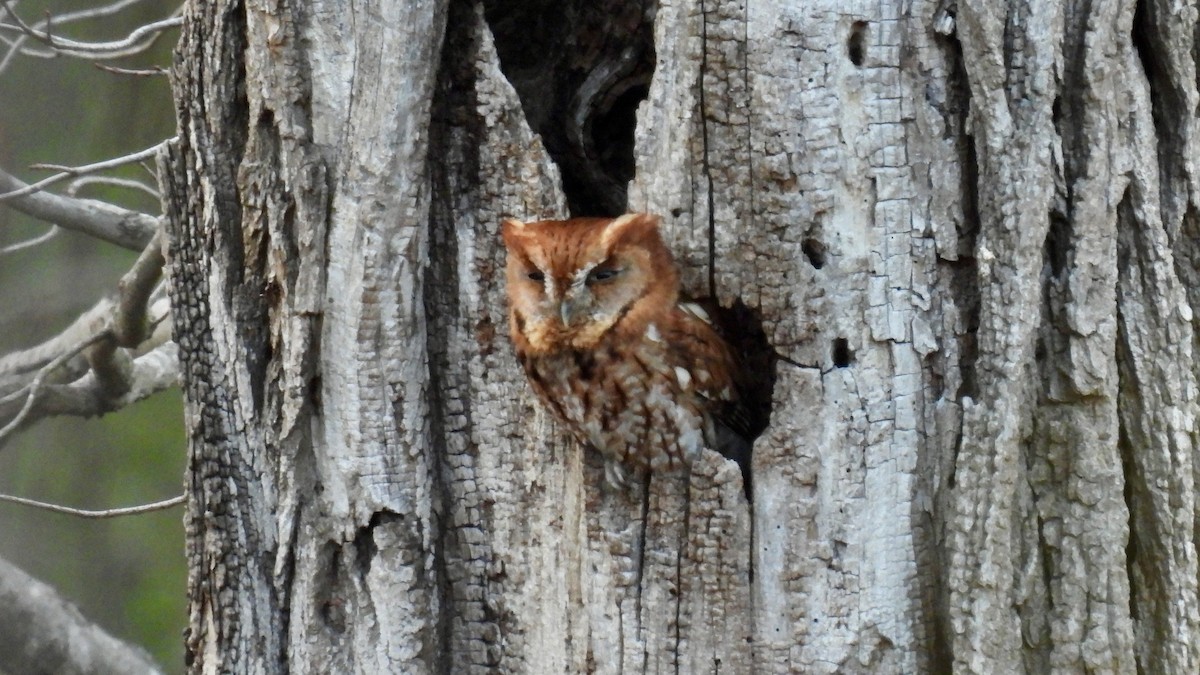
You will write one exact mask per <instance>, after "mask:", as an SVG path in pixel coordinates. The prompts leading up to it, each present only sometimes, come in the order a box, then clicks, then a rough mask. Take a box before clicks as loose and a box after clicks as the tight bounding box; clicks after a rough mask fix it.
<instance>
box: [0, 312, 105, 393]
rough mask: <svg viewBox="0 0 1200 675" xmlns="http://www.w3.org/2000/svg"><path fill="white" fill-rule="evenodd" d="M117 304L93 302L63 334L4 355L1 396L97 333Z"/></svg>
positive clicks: (1, 357) (0, 360)
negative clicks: (17, 382) (26, 377)
mask: <svg viewBox="0 0 1200 675" xmlns="http://www.w3.org/2000/svg"><path fill="white" fill-rule="evenodd" d="M115 307H116V303H115V302H114V301H113V300H112V299H111V298H102V299H101V300H100V301H99V302H97V303H96V304H95V305H92V308H91V309H89V310H87V311H86V312H84V313H83V314H80V315H79V317H78V318H76V319H75V320H74V321H72V322H71V325H70V326H67V327H66V328H65V329H64V330H63V331H62V332H61V333H59V334H58V335H55V336H54V337H52V338H50V339H49V340H47V341H45V342H43V343H42V344H40V345H37V346H35V347H30V348H29V349H23V350H21V351H18V352H11V353H9V354H3V355H0V397H4V396H6V395H8V394H10V393H12V392H13V391H15V390H16V389H18V388H21V387H24V386H25V383H24V381H23V378H24V377H25V376H28V375H29V374H30V373H36V372H37V371H38V370H40V369H41V368H42V367H44V366H45V365H46V364H47V363H50V362H51V361H53V360H54V359H55V358H57V357H58V356H59V355H60V354H62V353H63V352H64V351H66V350H69V349H71V348H72V347H73V346H75V345H77V344H79V343H80V342H82V341H83V340H85V339H87V338H88V337H90V336H91V335H93V334H95V333H96V331H97V327H98V326H101V325H103V322H104V319H105V317H107V316H109V315H111V314H112V313H113V311H114V308H115ZM82 374H83V373H82V372H79V373H76V374H75V375H74V376H73V377H71V378H70V379H75V378H76V377H79V376H80V375H82ZM18 378H22V379H21V380H20V381H19V384H14V382H16V381H18Z"/></svg>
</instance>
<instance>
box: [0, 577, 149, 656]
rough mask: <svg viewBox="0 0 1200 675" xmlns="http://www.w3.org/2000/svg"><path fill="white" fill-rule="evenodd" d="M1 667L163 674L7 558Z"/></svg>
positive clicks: (1, 587) (0, 585) (0, 591)
mask: <svg viewBox="0 0 1200 675" xmlns="http://www.w3.org/2000/svg"><path fill="white" fill-rule="evenodd" d="M0 663H3V664H4V672H5V673H8V675H34V674H37V675H41V674H42V673H60V674H63V675H74V674H76V673H78V674H80V675H82V674H84V673H137V674H139V675H141V674H142V673H161V672H163V671H162V668H160V667H159V666H158V664H156V663H154V661H153V660H151V658H150V656H149V655H148V654H146V653H145V652H144V651H142V650H141V649H139V648H137V647H134V646H132V645H130V644H128V643H125V642H122V641H121V640H118V639H117V638H115V637H113V636H112V635H109V634H108V633H106V632H105V631H104V630H103V629H101V628H100V627H99V626H97V625H96V624H94V623H91V622H90V621H88V620H87V619H85V618H84V616H83V615H82V614H80V612H79V610H78V609H77V608H76V607H75V606H74V605H72V604H71V603H70V602H68V601H67V600H65V599H64V598H63V597H62V596H60V595H59V594H58V593H57V592H56V591H55V590H54V589H53V588H52V587H50V586H48V585H47V584H44V583H42V582H41V581H38V580H37V579H34V578H33V577H31V576H29V575H28V574H26V573H25V572H23V571H21V570H20V569H19V568H17V567H16V566H15V565H13V564H12V563H10V562H8V561H7V560H4V559H2V558H0Z"/></svg>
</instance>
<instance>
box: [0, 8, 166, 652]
mask: <svg viewBox="0 0 1200 675" xmlns="http://www.w3.org/2000/svg"><path fill="white" fill-rule="evenodd" d="M110 4H111V3H109V2H104V1H99V2H95V1H90V0H70V1H68V0H40V1H35V0H24V1H22V2H19V3H13V2H10V3H9V6H10V7H14V9H15V10H16V12H17V14H18V15H19V16H21V17H22V18H23V19H25V20H26V22H29V23H32V22H34V21H38V20H41V19H43V18H45V17H46V16H47V13H49V14H51V15H55V16H57V15H62V14H65V13H68V12H73V11H76V10H80V9H83V8H88V7H103V6H109V5H110ZM121 4H122V5H128V7H126V8H124V9H122V10H121V11H120V12H118V13H116V14H114V15H113V16H109V17H105V18H100V19H92V20H89V21H85V22H78V23H70V24H65V25H61V26H57V25H56V27H55V32H56V33H57V34H60V35H62V36H63V37H68V38H71V39H76V40H114V39H120V38H123V37H125V36H126V35H127V34H128V33H129V31H131V30H132V29H134V28H136V27H137V26H139V25H142V24H145V23H149V22H151V21H155V20H159V19H163V18H166V17H167V16H169V15H170V14H171V13H172V11H174V9H175V8H176V7H177V6H178V4H179V3H178V2H165V1H163V0H142V1H140V2H137V1H130V0H126V1H125V2H122V3H121ZM0 22H2V23H5V24H8V23H11V22H10V20H9V19H8V18H7V17H4V18H2V19H0ZM13 37H14V34H13V33H12V32H11V31H8V30H5V31H4V38H5V40H6V41H8V40H11V39H12V38H13ZM177 38H178V30H177V29H172V30H168V31H167V32H166V33H165V34H164V35H163V36H162V37H161V38H160V39H159V40H158V42H157V43H156V44H155V45H154V46H153V48H152V49H150V50H149V51H148V52H146V53H144V54H140V55H137V56H133V57H130V58H126V59H121V60H118V61H113V62H109V65H113V66H118V67H122V68H148V67H153V66H162V67H167V66H169V65H170V62H171V50H172V48H173V46H174V44H175V41H176V40H177ZM30 46H33V45H32V44H31V45H30ZM7 51H8V48H7V45H6V44H0V60H3V58H4V55H5V54H6V53H7ZM173 134H174V113H173V110H172V105H171V97H170V86H169V82H168V79H167V77H166V76H165V75H153V76H133V75H127V74H114V73H109V72H105V71H103V70H101V69H99V68H97V67H96V66H95V65H93V64H92V63H89V62H85V61H80V60H77V59H72V58H66V57H58V58H52V59H41V58H31V57H27V56H18V57H16V58H15V59H14V60H13V61H12V62H11V63H10V64H9V65H8V66H7V67H6V68H5V69H4V70H3V71H2V72H0V166H3V167H4V168H5V169H6V170H7V171H8V172H9V173H12V174H14V175H16V176H18V177H19V178H21V179H23V180H25V181H27V182H32V181H34V180H38V179H41V178H44V177H46V176H47V175H49V172H46V171H37V170H32V169H30V168H29V165H31V164H35V163H39V162H45V163H51V164H60V165H72V166H74V165H81V164H88V163H92V162H96V161H100V160H104V159H108V158H112V157H117V156H120V155H124V154H128V153H131V152H134V151H137V150H142V149H144V148H147V147H149V146H151V145H153V144H155V143H157V142H158V141H161V140H162V139H164V138H167V137H169V136H171V135H173ZM148 169H149V170H148ZM152 170H153V166H148V167H143V166H138V165H134V166H127V167H124V168H123V169H122V170H120V171H116V172H110V173H109V174H107V175H115V176H121V177H124V178H134V179H138V180H141V181H143V182H146V183H148V184H151V185H153V184H154V177H153V175H152V173H151V171H152ZM54 189H56V190H58V189H62V187H61V186H59V187H56V188H54ZM79 195H80V196H86V197H93V198H97V199H103V200H106V201H111V202H114V203H117V204H120V205H122V206H125V207H128V208H134V209H138V210H140V211H143V212H145V213H150V214H153V215H156V216H157V215H159V214H160V212H161V208H160V206H159V203H158V201H157V200H156V199H155V198H154V197H153V196H151V195H148V194H145V193H142V192H140V191H136V190H130V189H118V188H112V187H104V186H89V187H85V188H83V189H82V190H81V191H80V193H79ZM47 229H48V226H47V225H46V224H44V223H40V222H36V221H33V220H31V219H28V218H26V217H24V216H22V215H21V214H19V213H17V212H15V211H13V210H12V209H9V208H7V207H5V206H3V205H2V204H0V248H3V247H5V246H8V245H10V244H14V243H17V242H20V241H24V240H26V239H29V238H32V237H36V236H39V235H41V234H43V233H45V232H46V231H47ZM135 258H136V253H135V252H133V251H125V250H122V249H119V248H117V247H116V246H113V245H111V244H106V243H104V242H100V241H97V240H94V239H91V238H89V237H86V236H83V235H79V234H74V233H71V232H61V233H60V234H59V235H57V236H56V237H54V238H52V239H50V240H49V241H47V242H45V243H42V244H40V245H37V246H34V247H32V248H28V249H24V250H21V251H17V252H12V253H6V254H0V289H3V291H2V294H0V297H2V298H3V299H2V300H0V354H3V353H7V352H10V351H12V350H13V349H16V348H22V347H28V346H32V345H34V344H37V343H39V342H41V341H43V340H45V339H47V338H49V337H50V336H52V335H54V334H55V333H57V332H59V331H61V330H62V329H63V328H65V327H66V326H67V325H68V324H69V323H70V322H71V320H72V319H73V318H75V317H76V316H78V315H79V314H80V313H81V312H82V311H84V310H85V309H87V308H89V307H91V306H92V305H93V304H94V303H95V302H96V301H97V299H99V298H100V297H102V296H103V295H109V294H113V293H115V291H116V282H117V279H118V278H119V277H120V276H121V274H122V273H123V272H124V271H125V270H127V269H128V268H129V266H130V265H131V264H132V263H133V261H134V259H135ZM184 455H185V441H184V435H183V423H182V403H181V400H180V395H179V393H178V392H176V391H172V392H168V393H164V394H159V395H156V396H154V397H151V398H149V399H147V400H145V401H142V402H141V403H138V404H136V405H134V406H132V407H130V408H126V409H125V410H121V411H118V412H116V413H112V414H110V415H107V416H105V417H103V418H99V419H90V420H81V419H75V418H55V419H50V420H45V421H42V422H40V423H38V424H36V425H34V426H33V427H32V428H30V429H28V430H26V431H24V432H21V433H20V434H18V435H17V436H16V437H14V438H12V439H11V440H10V441H9V442H8V443H7V444H5V445H0V492H3V493H5V494H12V495H18V496H22V497H28V498H32V499H38V500H43V501H50V502H55V503H58V504H63V505H66V506H72V507H78V508H87V509H105V508H114V507H119V506H131V505H136V504H142V503H147V502H152V501H158V500H161V499H166V498H169V497H173V496H176V495H178V494H180V493H181V492H182V490H183V487H182V485H183V470H184ZM182 514H183V511H182V507H178V506H177V507H174V508H172V509H169V510H166V511H158V512H154V513H150V514H146V515H139V516H131V517H124V518H117V519H108V520H83V519H79V518H75V517H71V516H63V515H56V514H51V513H46V512H42V511H38V510H34V509H30V508H27V507H19V506H13V505H8V504H2V503H0V556H3V557H5V558H7V559H8V560H10V561H12V562H13V563H14V564H16V565H18V566H19V567H21V568H22V569H24V570H25V571H26V572H28V573H29V574H31V575H33V576H34V577H37V578H38V579H41V580H42V581H44V582H46V583H49V584H51V585H53V586H54V587H56V588H57V589H58V590H59V592H60V593H61V594H63V595H64V596H65V597H67V598H68V599H70V600H72V601H73V602H75V603H76V604H77V605H78V607H79V609H80V610H81V611H82V612H83V614H84V616H86V617H88V618H89V619H91V620H93V621H95V622H97V623H98V624H100V625H101V626H103V627H104V628H105V629H106V630H108V631H109V632H111V633H112V634H114V635H116V636H117V637H120V638H122V639H124V640H127V641H129V642H131V643H134V644H137V645H140V646H141V647H143V648H145V649H146V650H147V651H149V652H150V653H151V655H152V656H153V657H154V658H155V660H157V661H158V662H159V664H161V665H162V666H163V667H164V668H165V669H166V670H167V672H182V671H183V649H182V631H183V628H184V626H185V623H186V615H185V611H186V603H185V595H184V594H185V588H184V585H185V565H184V555H183V525H182V517H183V516H182Z"/></svg>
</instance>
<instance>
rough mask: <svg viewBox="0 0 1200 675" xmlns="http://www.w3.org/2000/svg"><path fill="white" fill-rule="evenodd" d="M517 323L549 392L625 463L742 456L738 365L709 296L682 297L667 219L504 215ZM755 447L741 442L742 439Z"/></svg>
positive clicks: (589, 437)
mask: <svg viewBox="0 0 1200 675" xmlns="http://www.w3.org/2000/svg"><path fill="white" fill-rule="evenodd" d="M502 234H503V238H504V245H505V247H506V249H507V252H508V262H507V271H506V278H507V284H508V304H509V329H510V333H511V336H512V341H513V346H514V348H515V351H516V355H517V359H518V360H519V361H520V363H521V366H522V367H523V368H524V370H525V374H526V376H527V377H528V379H529V383H530V385H532V388H533V390H534V392H535V393H536V394H537V396H538V398H539V399H540V400H541V402H542V403H543V404H545V406H546V407H547V408H548V409H549V410H550V411H551V413H553V415H554V416H555V417H556V418H557V419H558V420H559V421H560V422H562V423H563V424H564V425H565V426H566V428H567V429H569V430H570V432H571V433H572V434H573V435H574V436H575V437H576V438H577V439H579V441H581V442H582V443H584V444H585V445H587V446H590V447H592V448H594V449H595V450H597V451H599V452H600V453H601V454H602V455H603V456H604V457H605V459H606V462H605V475H606V478H607V480H608V482H609V483H610V484H613V485H614V486H619V485H621V484H623V483H624V469H625V468H627V467H632V468H634V469H643V470H644V469H650V470H653V471H663V470H666V471H670V470H678V469H683V468H685V467H690V465H691V463H692V461H693V460H694V459H695V458H696V457H697V455H698V454H699V452H700V449H701V448H702V447H705V446H707V447H710V448H714V449H717V450H719V451H722V452H724V453H726V454H727V456H728V455H729V454H730V453H731V452H737V453H738V454H739V455H740V454H741V453H743V452H744V451H745V450H746V449H748V443H747V442H746V441H745V440H744V439H742V438H741V437H740V436H739V435H738V434H736V433H733V431H732V429H736V425H732V427H731V425H728V424H726V421H727V419H729V418H736V417H737V414H736V411H737V409H738V404H739V401H738V394H739V391H738V389H739V387H738V381H737V378H738V364H737V359H736V358H735V354H734V352H733V350H732V349H731V348H730V346H729V345H728V344H727V343H726V341H725V340H724V339H722V337H721V336H720V335H719V334H718V332H717V331H716V330H715V329H714V327H713V324H712V321H711V319H710V315H709V313H708V312H706V311H705V310H704V309H703V308H702V307H701V306H699V305H697V304H694V303H690V302H682V301H681V300H680V294H679V272H678V270H677V269H676V266H675V262H674V260H673V259H672V257H671V252H670V250H668V249H667V247H666V245H665V244H664V243H663V240H662V237H661V236H660V234H659V231H658V218H657V217H655V216H651V215H647V214H628V215H624V216H621V217H619V218H614V219H610V218H576V219H573V220H545V221H541V222H531V223H523V222H521V221H519V220H511V219H510V220H505V221H504V222H503V223H502ZM739 443H740V444H741V445H743V446H745V447H744V448H737V449H734V447H733V446H736V445H738V444H739Z"/></svg>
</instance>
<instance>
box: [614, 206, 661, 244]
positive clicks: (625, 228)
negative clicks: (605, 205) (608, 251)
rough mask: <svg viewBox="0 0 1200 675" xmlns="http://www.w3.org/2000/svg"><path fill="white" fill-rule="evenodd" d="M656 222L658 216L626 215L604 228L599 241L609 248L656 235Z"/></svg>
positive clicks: (615, 219) (645, 214)
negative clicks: (622, 242) (623, 242)
mask: <svg viewBox="0 0 1200 675" xmlns="http://www.w3.org/2000/svg"><path fill="white" fill-rule="evenodd" d="M658 220H659V219H658V216H655V215H651V214H649V213H627V214H625V215H623V216H620V217H618V218H614V219H613V220H612V221H611V222H609V223H608V225H606V226H605V227H604V234H602V235H600V241H601V243H602V244H603V245H604V246H605V247H611V246H613V245H614V244H616V243H617V242H619V241H632V240H638V239H644V238H645V237H646V236H649V235H656V234H657V233H658Z"/></svg>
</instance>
